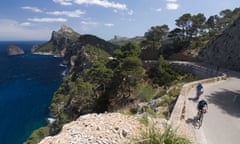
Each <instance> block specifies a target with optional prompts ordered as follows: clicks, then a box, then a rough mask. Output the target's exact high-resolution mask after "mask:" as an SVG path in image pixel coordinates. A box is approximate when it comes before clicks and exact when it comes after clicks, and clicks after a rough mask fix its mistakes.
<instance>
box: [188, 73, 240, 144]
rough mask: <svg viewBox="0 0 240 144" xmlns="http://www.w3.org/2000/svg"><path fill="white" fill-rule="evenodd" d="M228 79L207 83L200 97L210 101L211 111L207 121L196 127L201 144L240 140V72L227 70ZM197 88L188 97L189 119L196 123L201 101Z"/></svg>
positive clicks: (197, 139) (226, 142)
mask: <svg viewBox="0 0 240 144" xmlns="http://www.w3.org/2000/svg"><path fill="white" fill-rule="evenodd" d="M227 75H228V79H227V80H223V81H219V82H216V83H212V84H205V85H203V86H204V93H203V95H202V96H201V97H200V99H205V100H207V102H208V104H209V105H208V113H206V114H205V116H204V120H203V125H202V127H201V128H200V129H194V130H193V133H195V134H196V135H197V138H196V141H197V142H195V143H197V144H239V143H240V73H236V72H232V71H227ZM195 96H196V90H195V89H194V88H193V89H192V90H191V91H190V93H189V95H188V98H189V99H188V100H187V103H186V104H187V107H186V117H185V123H186V124H187V125H188V127H192V126H193V119H194V116H195V115H196V113H197V109H196V106H197V102H196V101H193V100H191V98H194V97H195Z"/></svg>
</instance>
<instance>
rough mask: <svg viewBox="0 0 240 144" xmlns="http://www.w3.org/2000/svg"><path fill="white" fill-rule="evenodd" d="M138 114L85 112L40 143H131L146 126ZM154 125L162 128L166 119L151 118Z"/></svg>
mask: <svg viewBox="0 0 240 144" xmlns="http://www.w3.org/2000/svg"><path fill="white" fill-rule="evenodd" d="M139 119H140V116H139V117H138V116H128V115H123V114H120V113H105V114H87V115H84V116H81V117H80V118H79V119H77V120H76V121H73V122H71V123H69V124H66V125H64V126H63V129H62V131H61V132H60V133H59V134H58V135H56V136H53V137H46V138H44V139H43V140H42V141H41V142H40V144H67V143H69V144H70V143H71V144H95V143H96V144H120V143H131V142H132V140H133V139H132V138H133V137H135V138H136V137H137V136H139V135H140V134H141V132H142V131H143V130H145V129H146V126H145V125H143V124H142V123H140V121H139ZM152 122H153V124H154V126H155V127H156V128H159V129H163V128H164V126H165V125H166V120H161V119H155V120H152Z"/></svg>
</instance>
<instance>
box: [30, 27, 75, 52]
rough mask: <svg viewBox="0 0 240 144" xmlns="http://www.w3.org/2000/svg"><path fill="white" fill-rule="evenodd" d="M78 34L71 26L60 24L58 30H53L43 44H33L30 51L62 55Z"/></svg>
mask: <svg viewBox="0 0 240 144" xmlns="http://www.w3.org/2000/svg"><path fill="white" fill-rule="evenodd" d="M79 37H80V34H79V33H77V32H75V31H74V30H73V29H72V28H70V27H68V26H66V25H62V26H61V28H60V30H58V31H53V32H52V36H51V39H50V40H49V41H48V42H47V43H45V44H43V45H40V46H39V45H35V46H33V48H32V53H50V54H56V55H59V56H64V55H65V51H66V49H68V48H69V47H71V45H72V44H73V43H74V42H75V41H77V39H78V38H79Z"/></svg>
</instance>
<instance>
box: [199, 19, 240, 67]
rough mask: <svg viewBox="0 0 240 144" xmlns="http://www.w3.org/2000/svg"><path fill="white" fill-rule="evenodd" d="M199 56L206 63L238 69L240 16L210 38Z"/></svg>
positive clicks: (239, 58) (239, 64) (239, 65)
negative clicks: (221, 31) (216, 35)
mask: <svg viewBox="0 0 240 144" xmlns="http://www.w3.org/2000/svg"><path fill="white" fill-rule="evenodd" d="M199 58H200V59H201V60H202V61H204V62H207V63H210V64H213V65H216V66H220V67H225V68H229V69H233V70H238V71H240V63H239V61H240V17H238V18H237V19H236V20H235V21H234V22H233V24H231V25H230V26H229V27H228V28H226V29H225V31H224V32H223V33H222V34H221V35H219V36H218V37H216V38H214V39H212V40H210V41H209V43H208V44H207V46H206V48H205V49H204V50H203V51H202V52H201V54H200V56H199Z"/></svg>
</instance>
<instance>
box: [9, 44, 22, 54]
mask: <svg viewBox="0 0 240 144" xmlns="http://www.w3.org/2000/svg"><path fill="white" fill-rule="evenodd" d="M7 52H8V55H10V56H13V55H22V54H24V51H23V49H21V48H20V47H18V46H15V45H10V46H8V48H7Z"/></svg>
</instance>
